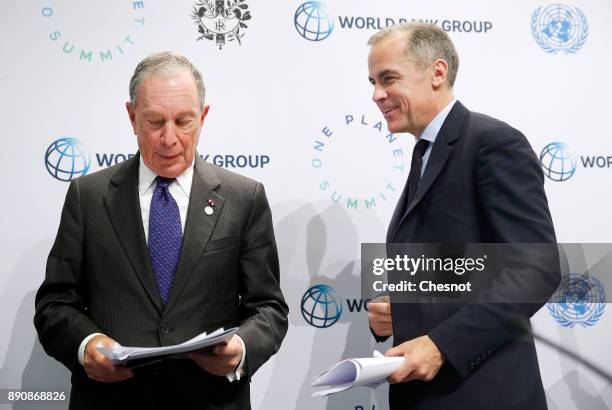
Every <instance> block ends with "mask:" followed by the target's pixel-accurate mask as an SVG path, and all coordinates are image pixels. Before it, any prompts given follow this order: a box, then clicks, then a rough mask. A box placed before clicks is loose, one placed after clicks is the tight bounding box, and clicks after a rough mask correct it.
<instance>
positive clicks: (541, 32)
mask: <svg viewBox="0 0 612 410" xmlns="http://www.w3.org/2000/svg"><path fill="white" fill-rule="evenodd" d="M531 34H532V35H533V38H534V40H535V41H536V43H537V44H538V45H539V46H540V47H541V48H542V49H543V50H544V51H546V52H547V53H552V54H556V53H558V52H559V51H562V52H564V53H565V54H574V53H576V52H577V51H578V50H580V49H581V48H582V46H583V45H584V43H586V40H587V37H588V36H589V24H588V22H587V18H586V16H585V15H584V13H583V12H582V11H581V10H580V9H578V8H571V7H568V6H565V5H563V4H551V5H550V6H546V7H538V8H537V9H536V10H535V11H534V12H533V14H532V15H531Z"/></svg>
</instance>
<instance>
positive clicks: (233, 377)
mask: <svg viewBox="0 0 612 410" xmlns="http://www.w3.org/2000/svg"><path fill="white" fill-rule="evenodd" d="M236 337H237V338H238V341H239V342H240V344H241V345H242V357H241V358H240V363H238V367H236V370H234V371H233V372H230V373H228V374H226V375H225V377H227V380H229V381H230V382H235V381H238V380H240V378H241V377H242V376H244V369H243V368H244V359H245V358H246V346H245V345H244V341H243V340H242V338H241V337H240V336H238V335H236Z"/></svg>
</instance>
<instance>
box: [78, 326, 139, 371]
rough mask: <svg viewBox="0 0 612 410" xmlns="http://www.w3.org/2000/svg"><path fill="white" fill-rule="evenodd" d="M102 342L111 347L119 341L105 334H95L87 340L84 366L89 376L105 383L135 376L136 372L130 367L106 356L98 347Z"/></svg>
mask: <svg viewBox="0 0 612 410" xmlns="http://www.w3.org/2000/svg"><path fill="white" fill-rule="evenodd" d="M100 342H101V343H102V344H103V345H104V346H106V347H111V346H113V345H115V344H116V343H117V342H115V341H114V340H113V339H111V338H110V337H107V336H104V335H98V336H94V337H92V338H91V340H90V341H89V342H87V345H86V346H85V354H84V355H83V367H84V368H85V372H86V373H87V376H88V377H89V378H90V379H92V380H96V381H98V382H105V383H112V382H121V381H123V380H127V379H130V378H132V377H134V373H132V371H131V370H130V369H127V368H125V367H122V366H117V365H115V364H113V363H111V361H110V360H108V358H107V357H106V356H104V355H103V354H102V353H100V352H99V351H98V349H96V346H97V345H98V343H100Z"/></svg>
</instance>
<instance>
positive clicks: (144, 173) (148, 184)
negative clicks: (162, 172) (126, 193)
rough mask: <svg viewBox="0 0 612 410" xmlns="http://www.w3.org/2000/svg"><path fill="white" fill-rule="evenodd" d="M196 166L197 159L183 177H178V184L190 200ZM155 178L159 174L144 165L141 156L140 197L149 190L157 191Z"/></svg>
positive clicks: (139, 172)
mask: <svg viewBox="0 0 612 410" xmlns="http://www.w3.org/2000/svg"><path fill="white" fill-rule="evenodd" d="M194 164H195V158H194V160H193V161H192V162H191V165H189V167H187V169H186V170H185V171H183V173H182V174H181V175H179V176H178V177H176V183H177V184H178V186H179V187H180V188H181V189H182V190H183V192H184V193H185V195H186V196H187V198H189V193H190V192H191V184H192V182H193V168H194ZM155 178H157V174H156V173H155V172H153V171H152V170H151V169H150V168H149V167H148V166H147V165H146V164H145V163H144V161H143V159H142V155H141V156H140V166H139V167H138V192H139V193H140V195H143V194H144V193H145V192H147V191H148V190H149V189H155V184H154V182H155Z"/></svg>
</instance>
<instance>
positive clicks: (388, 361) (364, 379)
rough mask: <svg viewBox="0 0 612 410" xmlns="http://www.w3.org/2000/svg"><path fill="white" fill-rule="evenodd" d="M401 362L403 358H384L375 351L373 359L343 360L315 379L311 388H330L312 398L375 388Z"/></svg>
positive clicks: (313, 394)
mask: <svg viewBox="0 0 612 410" xmlns="http://www.w3.org/2000/svg"><path fill="white" fill-rule="evenodd" d="M403 362H404V358H403V357H385V356H383V355H382V354H381V353H380V352H377V351H374V357H366V358H357V359H346V360H343V361H341V362H340V363H337V364H335V365H333V366H332V367H330V368H329V369H327V370H325V371H324V372H323V373H321V374H320V375H318V376H317V377H315V379H314V381H313V382H312V386H313V387H319V386H331V387H329V388H328V389H325V390H320V391H317V392H314V393H312V396H313V397H314V396H327V395H329V394H333V393H338V392H341V391H344V390H348V389H350V388H351V387H353V386H368V387H372V388H375V387H376V386H378V385H379V384H381V383H384V382H385V381H386V379H387V377H389V376H391V375H392V374H393V373H394V372H395V371H396V370H397V369H398V368H399V367H400V365H401V364H402V363H403Z"/></svg>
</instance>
